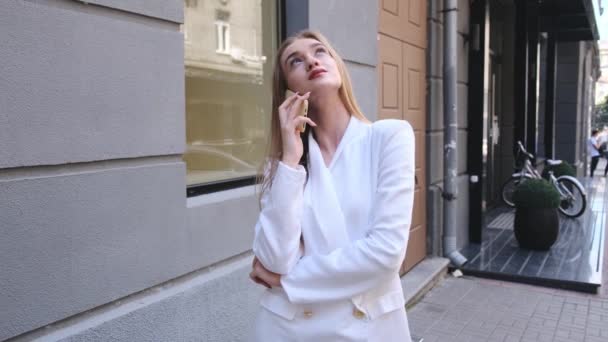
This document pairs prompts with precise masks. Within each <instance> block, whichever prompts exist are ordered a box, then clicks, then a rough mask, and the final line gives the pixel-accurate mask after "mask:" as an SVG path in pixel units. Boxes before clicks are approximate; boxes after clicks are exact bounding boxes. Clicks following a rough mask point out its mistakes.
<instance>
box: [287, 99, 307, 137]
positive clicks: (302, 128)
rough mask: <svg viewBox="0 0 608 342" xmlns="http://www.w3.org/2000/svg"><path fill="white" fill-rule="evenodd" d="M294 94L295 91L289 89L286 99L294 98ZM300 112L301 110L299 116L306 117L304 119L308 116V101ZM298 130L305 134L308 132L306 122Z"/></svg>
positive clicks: (303, 103)
mask: <svg viewBox="0 0 608 342" xmlns="http://www.w3.org/2000/svg"><path fill="white" fill-rule="evenodd" d="M293 94H295V93H294V92H293V91H291V90H289V89H287V90H286V91H285V99H287V98H288V97H290V96H292V95H293ZM298 110H299V112H298V115H300V116H304V117H306V116H308V100H304V101H303V102H302V105H301V106H300V108H299V109H298ZM298 130H299V131H300V132H304V131H305V130H306V122H304V123H302V124H301V125H300V127H298Z"/></svg>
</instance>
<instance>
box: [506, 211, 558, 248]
mask: <svg viewBox="0 0 608 342" xmlns="http://www.w3.org/2000/svg"><path fill="white" fill-rule="evenodd" d="M513 230H514V233H515V238H516V239H517V242H519V246H520V247H523V248H528V249H535V250H548V249H549V248H551V246H553V244H554V243H555V241H556V240H557V236H558V234H559V215H558V213H557V209H555V208H543V209H537V208H534V209H531V208H517V209H516V210H515V222H514V223H513Z"/></svg>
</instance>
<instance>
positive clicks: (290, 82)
mask: <svg viewBox="0 0 608 342" xmlns="http://www.w3.org/2000/svg"><path fill="white" fill-rule="evenodd" d="M281 68H282V70H283V73H284V75H285V79H286V81H287V86H288V88H289V89H291V90H293V91H297V92H299V93H300V94H304V93H306V92H309V91H310V92H311V97H314V96H315V93H317V92H319V91H321V93H326V92H332V91H333V92H335V93H336V94H337V92H338V89H340V87H341V86H342V78H341V77H340V72H339V71H338V65H337V64H336V60H335V59H334V58H333V57H332V56H331V55H330V54H329V51H328V50H327V48H326V47H325V46H324V45H323V44H322V43H321V42H319V41H317V40H315V39H311V38H301V39H297V40H296V41H294V42H293V43H291V45H289V46H288V47H287V48H286V49H285V50H284V51H283V55H282V56H281Z"/></svg>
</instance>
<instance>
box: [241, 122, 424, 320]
mask: <svg viewBox="0 0 608 342" xmlns="http://www.w3.org/2000/svg"><path fill="white" fill-rule="evenodd" d="M414 150H415V149H414V133H413V130H412V128H411V126H410V125H409V124H408V123H407V122H405V121H401V120H381V121H377V122H375V123H373V124H367V123H364V122H362V121H360V120H359V119H357V118H355V117H351V119H350V121H349V124H348V127H347V129H346V132H345V133H344V136H343V137H342V140H341V141H340V144H339V145H338V148H337V150H336V152H335V154H334V156H333V160H332V161H331V163H330V165H329V166H326V165H325V162H324V161H323V157H322V155H321V151H320V149H319V146H318V144H317V142H316V141H315V140H314V138H313V137H312V134H311V135H309V156H310V163H309V166H308V169H309V170H308V179H307V175H306V171H305V170H304V168H303V167H301V166H300V167H299V168H298V169H293V168H291V167H288V166H287V165H285V164H283V163H279V165H278V168H277V171H276V175H275V178H274V181H273V184H272V187H271V188H270V190H269V191H267V192H266V193H265V195H264V196H263V198H262V210H261V212H260V216H259V219H258V222H257V225H256V227H255V238H254V242H253V252H254V253H255V255H256V256H257V257H258V259H259V261H260V262H261V263H262V264H263V265H264V266H265V267H266V268H267V269H268V270H270V271H273V272H275V273H280V274H283V277H282V280H281V284H282V288H273V289H269V290H266V291H265V293H264V294H263V296H262V299H261V305H262V306H263V307H265V308H266V309H268V310H270V311H271V312H273V313H275V314H277V315H279V316H281V317H284V318H286V319H288V320H291V319H293V318H294V316H295V315H296V312H298V310H299V309H301V308H302V306H303V305H305V304H310V303H323V302H327V301H336V300H344V299H347V300H350V301H352V303H353V304H354V305H355V306H356V308H357V309H359V310H361V311H362V312H363V313H365V314H366V315H367V316H368V317H369V318H370V319H374V318H376V317H378V316H380V315H382V314H384V313H387V312H391V311H393V310H396V309H398V308H403V307H404V305H405V303H404V299H403V292H402V288H401V282H400V280H399V274H398V272H399V268H400V266H401V264H402V262H403V259H404V256H405V250H406V246H407V242H408V237H409V229H410V223H411V217H412V206H413V197H414V160H415V159H414Z"/></svg>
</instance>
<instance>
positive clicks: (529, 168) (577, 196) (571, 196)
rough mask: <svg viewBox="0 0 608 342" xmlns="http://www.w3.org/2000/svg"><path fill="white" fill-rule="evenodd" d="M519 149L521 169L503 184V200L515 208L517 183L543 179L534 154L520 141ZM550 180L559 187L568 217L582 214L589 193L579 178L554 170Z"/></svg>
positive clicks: (562, 207) (551, 162)
mask: <svg viewBox="0 0 608 342" xmlns="http://www.w3.org/2000/svg"><path fill="white" fill-rule="evenodd" d="M517 145H518V150H517V154H516V155H515V160H516V165H521V168H519V171H518V172H516V173H514V174H513V175H511V177H510V178H509V179H508V180H507V181H506V182H505V183H504V184H503V186H502V191H501V194H502V201H503V202H504V203H505V204H506V205H507V206H509V207H512V208H514V207H515V203H513V192H514V191H515V188H516V187H517V185H519V184H520V183H521V182H524V181H526V180H527V179H542V176H541V175H540V173H539V172H538V171H537V170H536V168H534V166H533V165H532V162H531V160H533V159H534V156H533V155H532V154H530V153H528V151H526V149H525V148H524V146H523V145H522V143H521V142H520V141H518V142H517ZM561 163H562V161H561V160H551V159H547V160H546V161H545V164H546V165H549V166H554V165H559V164H561ZM548 173H549V182H550V183H551V184H552V185H553V186H554V187H555V189H557V191H558V192H559V196H560V199H561V201H560V205H559V208H558V209H559V211H560V212H561V213H562V214H564V215H565V216H567V217H571V218H576V217H579V216H581V215H582V214H583V213H584V212H585V209H586V208H587V193H586V192H585V188H584V187H583V185H582V184H581V183H580V182H579V181H578V179H576V178H574V177H572V176H567V175H563V176H559V177H555V176H554V175H553V172H552V171H549V172H548Z"/></svg>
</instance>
